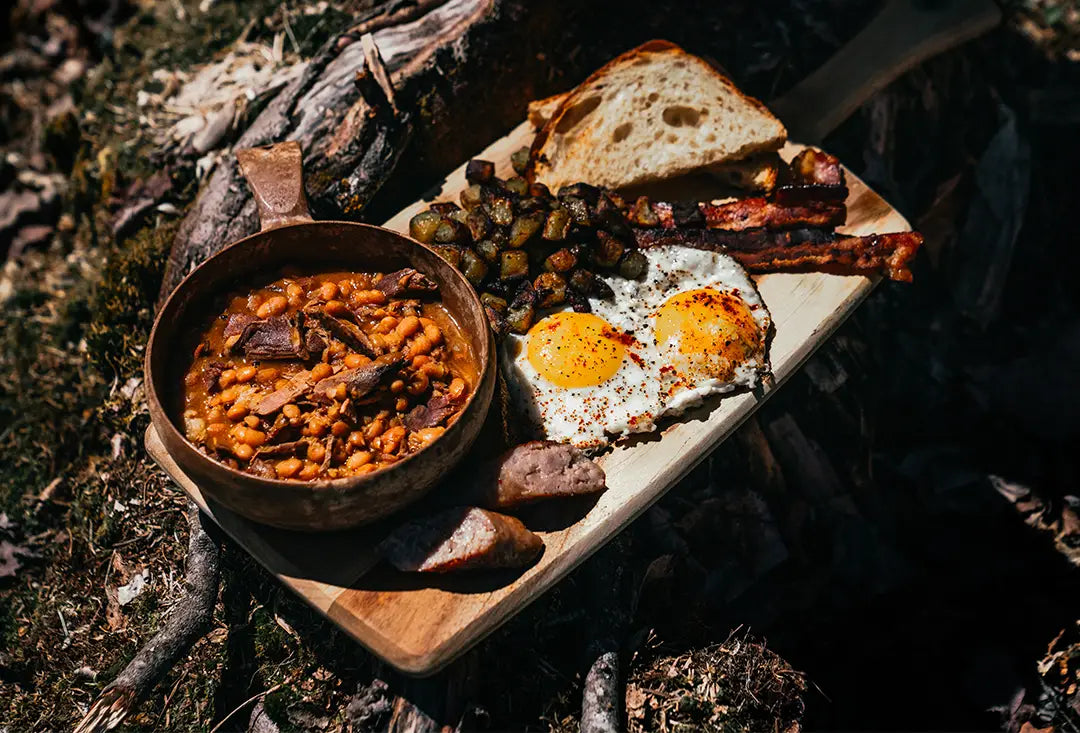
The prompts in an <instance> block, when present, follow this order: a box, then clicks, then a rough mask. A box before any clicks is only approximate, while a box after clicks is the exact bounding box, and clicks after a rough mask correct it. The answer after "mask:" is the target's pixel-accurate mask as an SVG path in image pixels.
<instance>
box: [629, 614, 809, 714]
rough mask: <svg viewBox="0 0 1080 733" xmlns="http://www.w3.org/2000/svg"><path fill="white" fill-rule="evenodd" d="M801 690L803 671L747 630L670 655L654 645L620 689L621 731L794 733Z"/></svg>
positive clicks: (799, 711) (799, 708) (804, 682)
mask: <svg viewBox="0 0 1080 733" xmlns="http://www.w3.org/2000/svg"><path fill="white" fill-rule="evenodd" d="M805 691H806V679H805V677H804V675H803V674H802V673H801V672H799V671H797V670H795V669H793V668H792V667H791V666H790V665H788V664H787V662H785V661H784V660H783V659H781V658H780V657H779V656H777V655H776V654H775V653H773V652H772V651H770V650H768V649H766V648H765V645H764V643H763V642H761V641H758V640H756V639H754V638H753V637H752V636H750V634H749V632H742V633H740V632H739V631H736V632H734V633H732V634H731V636H729V637H728V639H727V641H725V642H724V643H722V644H716V645H713V646H708V647H705V648H703V649H695V650H690V651H686V652H682V653H674V654H673V653H668V652H665V650H664V648H663V647H662V646H659V645H656V644H652V645H650V648H649V649H648V650H647V651H646V652H645V653H644V654H643V655H642V656H641V658H640V659H639V660H637V663H636V664H635V665H634V667H633V669H632V672H631V675H630V680H629V684H628V685H627V688H626V711H627V719H628V720H627V730H628V731H629V732H630V733H644V732H645V731H657V732H658V733H668V732H669V731H671V732H673V733H674V732H676V731H721V730H722V731H725V733H734V732H735V731H754V732H755V733H760V732H762V731H776V732H777V733H779V732H780V731H784V732H785V733H795V732H796V731H798V730H799V720H800V718H801V716H802V713H803V702H802V694H803V693H804V692H805Z"/></svg>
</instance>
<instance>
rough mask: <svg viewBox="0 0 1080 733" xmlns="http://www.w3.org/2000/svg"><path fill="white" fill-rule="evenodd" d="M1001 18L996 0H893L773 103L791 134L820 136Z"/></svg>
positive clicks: (809, 138) (805, 138)
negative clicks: (924, 64)
mask: <svg viewBox="0 0 1080 733" xmlns="http://www.w3.org/2000/svg"><path fill="white" fill-rule="evenodd" d="M1000 22H1001V10H1000V9H999V8H998V6H997V4H996V3H994V2H993V0H942V1H941V2H927V1H926V0H889V2H888V3H886V4H885V7H884V8H882V10H881V12H880V13H878V14H877V15H876V16H875V17H874V19H873V20H872V21H870V23H869V24H868V25H867V26H866V27H865V28H863V30H862V31H860V32H859V34H858V35H857V36H855V38H853V39H852V40H851V41H849V42H848V43H847V44H846V45H845V46H844V47H843V48H842V49H841V50H840V51H839V52H838V53H837V54H836V55H835V56H833V57H832V58H831V59H829V60H828V61H827V62H825V63H824V64H823V65H822V66H821V68H819V69H818V70H817V71H815V72H814V73H813V74H811V75H810V76H808V77H806V79H804V80H803V81H801V82H799V84H798V85H797V86H796V87H794V88H793V89H792V90H791V91H789V92H788V93H787V94H785V95H784V96H782V97H780V98H779V99H774V100H773V101H771V102H770V103H769V108H770V109H771V110H772V111H773V112H774V113H775V114H776V116H777V117H779V118H780V119H781V120H783V122H784V124H785V125H786V126H787V129H788V136H789V138H790V139H793V140H803V141H805V142H808V143H816V142H819V141H820V140H821V139H822V138H824V137H825V135H827V134H828V133H830V132H831V131H833V130H834V129H836V128H837V127H838V126H839V125H840V123H841V122H843V121H844V120H846V119H847V118H848V117H850V116H851V114H852V113H853V112H854V111H855V110H856V109H858V108H859V106H860V105H861V104H862V103H863V102H865V101H866V100H867V99H869V98H870V97H872V96H873V95H874V94H875V93H876V92H878V91H880V90H881V89H884V88H885V87H886V86H887V85H888V84H889V82H891V81H893V80H894V79H896V78H897V77H898V76H900V75H901V74H903V73H904V72H905V71H908V70H909V69H912V68H914V67H916V66H918V65H919V64H921V63H922V62H923V61H925V60H926V59H928V58H931V57H933V56H936V55H937V54H939V53H941V52H942V51H945V50H946V49H949V48H952V47H953V46H957V45H959V44H961V43H963V42H964V41H967V40H970V39H972V38H975V37H977V36H980V35H982V34H983V33H985V32H986V31H988V30H990V29H991V28H993V27H994V26H996V25H997V24H998V23H1000Z"/></svg>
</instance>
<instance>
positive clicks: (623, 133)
mask: <svg viewBox="0 0 1080 733" xmlns="http://www.w3.org/2000/svg"><path fill="white" fill-rule="evenodd" d="M632 129H634V124H633V123H632V122H624V123H622V124H621V125H619V126H618V127H616V128H615V132H614V133H613V134H612V136H611V142H613V143H621V142H622V141H623V140H625V139H626V138H627V137H629V136H630V131H631V130H632Z"/></svg>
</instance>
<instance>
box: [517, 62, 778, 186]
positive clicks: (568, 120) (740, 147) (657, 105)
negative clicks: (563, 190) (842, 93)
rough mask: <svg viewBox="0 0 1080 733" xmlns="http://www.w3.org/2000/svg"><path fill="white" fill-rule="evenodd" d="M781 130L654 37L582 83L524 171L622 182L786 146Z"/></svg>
mask: <svg viewBox="0 0 1080 733" xmlns="http://www.w3.org/2000/svg"><path fill="white" fill-rule="evenodd" d="M786 136H787V133H786V131H785V130H784V126H783V125H782V124H781V123H780V121H779V120H778V119H776V118H775V117H774V116H773V115H772V114H771V113H770V112H769V110H768V109H766V108H765V105H763V104H762V103H761V102H758V101H757V100H755V99H752V98H751V97H748V96H746V95H745V94H743V93H742V92H740V91H739V90H738V89H737V88H736V87H735V85H734V84H733V83H732V82H731V80H730V79H728V78H727V77H726V76H724V75H723V74H721V73H720V72H718V71H717V70H716V69H714V68H713V67H712V66H710V65H709V64H708V63H706V62H705V61H704V60H703V59H700V58H698V57H696V56H692V55H690V54H688V53H686V51H684V50H683V49H681V48H679V47H678V46H676V45H675V44H673V43H669V42H667V41H649V42H648V43H646V44H644V45H642V46H638V47H637V48H635V49H633V50H631V51H628V52H626V53H624V54H622V55H621V56H619V57H618V58H616V59H614V60H612V61H610V62H609V63H607V64H606V65H605V66H603V67H601V68H600V69H599V70H598V71H596V72H595V73H593V74H592V76H590V77H589V78H588V79H586V80H585V81H584V82H583V83H582V84H581V85H580V86H579V87H578V88H577V89H575V90H574V91H572V92H571V93H570V94H569V95H568V96H567V97H566V98H565V99H563V100H562V102H561V103H560V104H559V106H558V108H557V109H556V110H555V112H554V114H553V115H552V116H551V118H550V119H549V120H548V121H547V123H546V124H545V125H544V126H543V128H542V129H541V130H540V132H539V133H537V135H536V139H535V140H534V141H533V145H532V149H531V150H530V155H529V168H528V171H527V176H528V178H529V180H530V181H539V182H541V183H545V184H547V185H548V186H549V187H550V188H552V189H553V190H554V189H557V188H558V187H559V186H561V185H564V184H567V183H573V182H577V181H585V182H587V183H592V184H594V185H598V186H606V187H608V188H622V187H625V186H633V185H638V184H641V183H646V182H649V181H655V180H660V179H664V178H669V177H672V176H678V175H682V174H685V173H688V172H690V171H693V170H696V169H700V168H707V167H710V166H714V165H716V164H718V163H725V162H730V161H735V160H741V159H743V158H746V157H748V156H750V155H752V154H754V153H758V152H764V151H775V150H777V149H779V148H780V146H781V145H783V143H784V140H785V139H786Z"/></svg>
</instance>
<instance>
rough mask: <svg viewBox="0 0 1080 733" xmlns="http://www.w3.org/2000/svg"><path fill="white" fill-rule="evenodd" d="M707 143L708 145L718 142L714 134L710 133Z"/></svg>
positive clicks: (706, 138) (706, 139)
mask: <svg viewBox="0 0 1080 733" xmlns="http://www.w3.org/2000/svg"><path fill="white" fill-rule="evenodd" d="M705 142H707V143H714V142H716V135H714V134H712V133H711V132H710V133H709V134H708V135H706V136H705Z"/></svg>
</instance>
